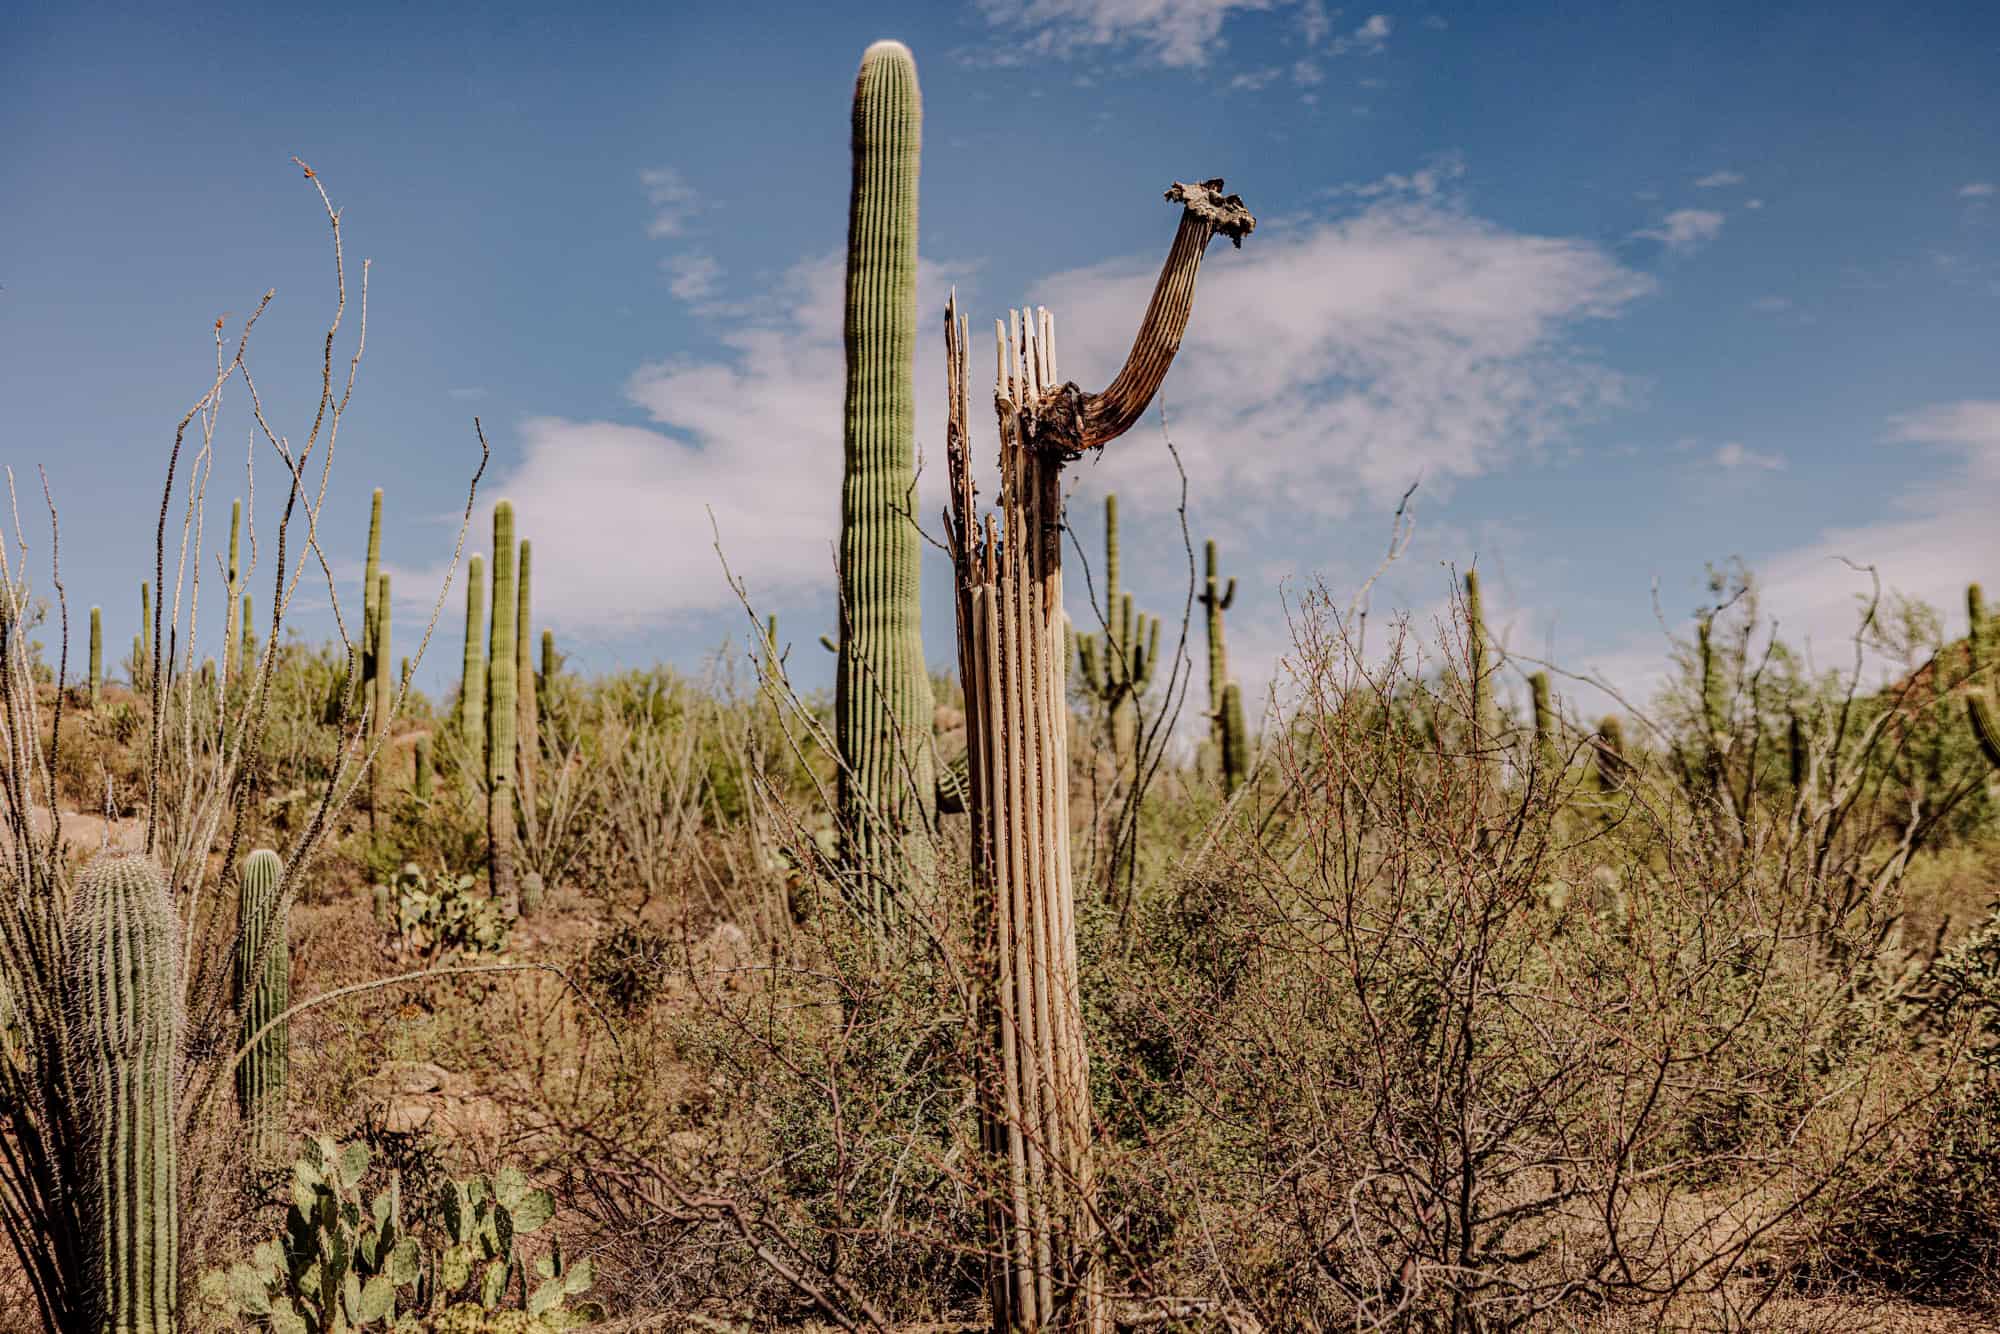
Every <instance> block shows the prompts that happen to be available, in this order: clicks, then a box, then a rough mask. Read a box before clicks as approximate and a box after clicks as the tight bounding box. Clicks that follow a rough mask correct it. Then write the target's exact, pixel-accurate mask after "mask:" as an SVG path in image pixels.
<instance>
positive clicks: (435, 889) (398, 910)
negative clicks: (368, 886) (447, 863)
mask: <svg viewBox="0 0 2000 1334" xmlns="http://www.w3.org/2000/svg"><path fill="white" fill-rule="evenodd" d="M478 883H479V882H478V879H477V877H475V876H470V875H452V874H450V873H449V872H440V873H439V874H438V875H436V876H426V875H425V874H424V871H423V868H421V867H419V866H418V865H416V864H415V863H414V862H412V863H410V864H408V865H406V866H404V867H403V869H402V870H401V871H399V872H397V873H396V878H395V880H394V882H393V883H392V884H391V885H390V886H389V890H390V894H389V898H390V900H391V902H392V903H393V904H394V907H395V921H394V925H393V928H392V929H393V931H394V934H395V938H396V947H397V949H398V950H399V951H400V952H402V953H404V954H414V955H417V956H419V957H421V958H424V959H436V958H438V957H440V956H442V955H446V954H451V953H459V954H498V953H500V952H501V951H502V950H504V949H506V948H507V937H508V935H509V933H510V932H511V931H512V930H513V923H512V922H510V921H509V920H508V918H507V915H506V913H505V912H503V911H502V910H501V907H500V905H499V904H498V903H495V902H494V901H493V900H492V899H491V898H488V897H487V896H486V895H484V894H475V893H474V892H473V886H474V885H476V884H478Z"/></svg>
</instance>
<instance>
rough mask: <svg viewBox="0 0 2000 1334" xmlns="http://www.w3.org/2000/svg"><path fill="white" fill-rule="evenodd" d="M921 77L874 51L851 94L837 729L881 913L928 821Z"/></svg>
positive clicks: (856, 857)
mask: <svg viewBox="0 0 2000 1334" xmlns="http://www.w3.org/2000/svg"><path fill="white" fill-rule="evenodd" d="M922 137H923V107H922V100H921V96H920V94H919V92H918V88H917V65H916V61H915V60H913V59H912V58H911V56H910V52H909V49H908V48H907V47H905V46H904V45H903V44H902V43H900V42H886V41H885V42H877V43H875V44H874V45H873V46H871V47H869V48H868V50H867V52H866V53H864V54H863V56H862V57H861V68H860V71H859V72H858V74H857V75H856V77H855V81H854V111H853V168H854V170H853V181H852V190H851V193H850V195H849V198H848V214H847V304H846V317H845V334H846V348H847V394H846V409H845V420H844V423H843V432H842V436H843V447H844V455H845V463H844V471H843V475H842V479H841V490H840V569H839V580H840V609H839V610H840V649H839V658H838V661H837V664H836V666H835V670H834V730H835V739H836V743H837V744H838V746H839V748H840V757H841V760H842V764H841V768H840V776H839V792H838V804H839V808H840V823H841V829H842V833H843V837H844V838H845V840H846V848H845V850H844V851H845V860H846V862H847V865H848V868H849V870H850V871H851V872H852V873H854V874H855V875H856V876H857V877H859V878H860V879H861V881H862V884H863V889H862V896H863V898H864V899H865V900H867V901H870V902H872V903H873V904H874V906H875V907H876V908H877V909H878V910H879V909H880V908H882V907H884V906H885V905H886V902H887V901H888V900H890V899H893V898H895V897H896V896H898V895H900V894H903V893H906V892H907V891H908V890H909V889H911V888H912V886H913V885H914V884H915V883H917V882H919V881H921V880H922V879H923V878H924V877H923V863H924V862H925V860H926V859H925V858H924V857H923V855H922V854H923V852H924V849H925V845H923V842H922V839H921V837H914V838H912V837H910V836H911V835H915V834H920V831H923V830H925V829H927V828H928V827H929V825H930V823H931V819H932V815H933V810H932V803H933V800H934V785H933V782H932V777H931V751H930V746H929V744H928V743H929V737H930V720H931V711H932V700H931V680H930V675H929V673H928V672H927V671H926V670H925V667H924V650H923V635H922V619H921V618H922V601H921V599H920V597H919V590H918V579H919V556H920V550H921V549H920V547H919V545H918V537H919V535H918V532H917V527H916V524H915V522H914V521H913V516H912V515H911V513H910V505H911V501H912V498H913V496H914V493H915V489H916V419H915V413H916V409H915V388H914V385H915V357H916V336H917V166H918V159H919V155H920V150H921V144H922Z"/></svg>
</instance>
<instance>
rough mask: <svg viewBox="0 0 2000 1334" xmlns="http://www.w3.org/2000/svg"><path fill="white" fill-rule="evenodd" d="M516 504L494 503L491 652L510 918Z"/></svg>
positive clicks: (499, 830) (491, 863) (500, 862)
mask: <svg viewBox="0 0 2000 1334" xmlns="http://www.w3.org/2000/svg"><path fill="white" fill-rule="evenodd" d="M517 597H518V594H517V592H516V590H515V587H514V506H513V505H512V504H511V503H510V502H508V501H505V500H503V501H501V502H500V503H499V504H497V505H495V506H494V507H493V620H492V626H493V632H492V637H491V638H490V639H489V640H488V641H487V654H486V868H487V878H488V885H489V887H490V892H491V893H492V895H493V899H494V901H495V902H496V903H498V904H500V906H501V908H502V910H504V911H505V912H506V913H507V914H508V915H509V916H518V915H519V914H520V911H521V891H520V885H519V882H518V881H517V880H516V879H515V875H514V768H515V763H516V758H517V757H516V754H515V744H514V743H515V738H514V729H515V727H516V725H517V724H518V723H519V721H520V716H519V712H518V711H519V708H520V705H519V704H518V703H517V702H516V700H515V698H514V691H515V688H516V685H517V677H516V675H515V671H516V667H517V665H518V658H517V655H516V650H515V647H514V617H515V615H516V614H517V613H518V612H519V610H520V608H519V604H518V603H517V601H516V598H517Z"/></svg>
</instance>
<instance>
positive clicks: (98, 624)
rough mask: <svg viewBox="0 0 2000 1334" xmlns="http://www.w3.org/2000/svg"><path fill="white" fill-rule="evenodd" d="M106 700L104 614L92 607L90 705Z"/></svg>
mask: <svg viewBox="0 0 2000 1334" xmlns="http://www.w3.org/2000/svg"><path fill="white" fill-rule="evenodd" d="M103 702H104V616H103V614H102V613H101V612H99V611H98V609H97V608H95V607H92V608H91V609H90V707H91V708H93V709H95V708H96V707H97V706H98V705H100V704H102V703H103Z"/></svg>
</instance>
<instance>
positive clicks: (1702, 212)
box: [1632, 208, 1723, 255]
mask: <svg viewBox="0 0 2000 1334" xmlns="http://www.w3.org/2000/svg"><path fill="white" fill-rule="evenodd" d="M1722 221H1723V215H1722V214H1721V213H1718V212H1716V211H1715V210H1713V209H1705V208H1677V209H1675V210H1674V211H1673V212H1672V213H1669V214H1667V216H1666V217H1664V218H1662V219H1660V222H1659V225H1658V226H1655V227H1645V228H1642V229H1640V230H1639V231H1636V232H1634V233H1632V234H1633V235H1634V236H1636V237H1642V238H1644V239H1646V240H1650V241H1658V242H1659V243H1660V244H1661V245H1664V246H1665V247H1666V248H1667V249H1669V250H1671V251H1673V252H1674V253H1675V254H1682V255H1684V254H1690V253H1692V252H1693V251H1696V250H1698V249H1700V248H1701V247H1702V246H1704V245H1706V244H1708V243H1709V242H1710V241H1713V240H1714V239H1715V238H1716V237H1718V236H1720V235H1722Z"/></svg>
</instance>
